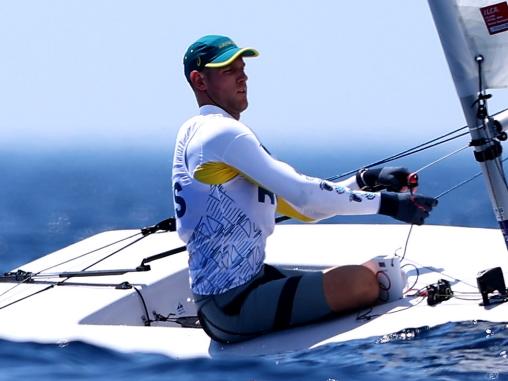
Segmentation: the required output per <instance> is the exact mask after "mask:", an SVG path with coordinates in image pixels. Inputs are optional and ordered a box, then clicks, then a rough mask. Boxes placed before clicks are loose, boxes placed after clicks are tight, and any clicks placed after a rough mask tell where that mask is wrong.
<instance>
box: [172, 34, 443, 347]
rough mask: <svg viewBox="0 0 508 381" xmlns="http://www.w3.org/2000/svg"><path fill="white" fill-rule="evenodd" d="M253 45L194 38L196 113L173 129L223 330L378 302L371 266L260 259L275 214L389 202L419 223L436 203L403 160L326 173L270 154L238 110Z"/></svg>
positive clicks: (236, 336) (190, 71) (290, 322)
mask: <svg viewBox="0 0 508 381" xmlns="http://www.w3.org/2000/svg"><path fill="white" fill-rule="evenodd" d="M256 56H258V51H257V50H255V49H253V48H239V47H238V46H237V45H236V44H235V43H234V42H233V41H232V40H231V39H230V38H228V37H225V36H219V35H208V36H204V37H202V38H200V39H199V40H197V41H196V42H194V43H193V44H192V45H190V47H189V48H188V50H187V52H186V53H185V56H184V60H183V63H184V72H185V77H186V79H187V81H188V82H189V84H190V86H191V88H192V90H193V91H194V94H195V96H196V100H197V103H198V105H199V115H197V116H194V117H192V118H191V119H189V120H188V121H186V122H185V123H184V124H183V125H182V127H181V128H180V130H179V132H178V135H177V140H176V146H175V153H174V159H173V174H172V185H173V192H174V205H175V214H176V217H177V229H178V233H179V235H180V237H181V238H182V239H183V240H184V241H185V242H186V244H187V250H188V252H189V273H190V274H189V275H190V282H191V288H192V292H193V294H194V299H195V303H196V306H197V309H198V316H199V318H200V322H201V324H202V326H203V327H204V329H205V331H206V332H207V333H208V335H209V336H210V337H212V338H213V339H215V340H217V341H220V342H238V341H242V340H246V339H249V338H252V337H256V336H259V335H262V334H265V333H268V332H271V331H274V330H280V329H284V328H288V327H293V326H298V325H303V324H308V323H311V322H316V321H319V320H322V319H325V318H329V317H331V316H334V315H337V314H341V313H345V312H350V311H353V310H357V309H360V308H364V307H367V306H371V305H374V304H376V303H377V302H378V296H379V292H380V290H379V285H378V282H377V280H376V276H375V274H374V273H373V272H372V271H371V270H370V269H368V268H367V267H365V266H361V265H350V266H340V267H335V268H332V269H329V270H326V271H303V270H293V269H291V270H288V269H285V268H278V267H276V266H271V265H268V264H265V263H264V261H265V245H266V239H267V237H268V236H269V235H270V234H272V232H273V229H274V224H275V215H276V214H280V215H285V216H290V217H292V218H296V219H299V220H301V221H306V222H311V221H318V220H322V219H325V218H329V217H332V216H335V215H366V214H384V215H387V216H391V217H394V218H396V219H398V220H401V221H404V222H407V223H411V224H417V225H421V224H423V223H424V220H425V219H426V218H427V217H428V215H429V212H430V211H431V210H432V208H433V207H434V206H435V205H436V204H437V201H436V200H435V199H434V198H431V197H426V196H422V195H417V194H412V192H407V191H405V190H406V189H407V186H408V175H409V171H408V170H407V169H405V168H397V167H385V168H377V169H367V170H362V171H359V172H358V173H357V174H356V175H355V176H352V177H350V178H349V179H347V180H345V181H341V182H331V181H326V180H323V179H319V178H314V177H309V176H305V175H303V174H301V173H298V172H297V171H296V170H295V169H293V168H292V167H291V166H289V165H288V164H286V163H284V162H281V161H279V160H276V159H274V158H273V157H272V156H271V155H270V153H269V152H268V151H267V150H266V149H265V148H264V147H263V145H262V144H261V143H260V142H259V140H258V139H257V137H256V135H255V134H254V133H253V131H252V130H251V129H250V128H249V127H247V126H246V125H245V124H243V123H242V122H240V121H239V119H240V114H241V113H242V112H243V111H244V110H245V109H246V108H247V105H248V101H247V75H246V73H245V62H244V58H245V57H256ZM379 190H383V192H380V191H379ZM358 249H359V250H361V243H360V242H359V243H358ZM309 255H311V253H309ZM337 255H340V252H338V253H337Z"/></svg>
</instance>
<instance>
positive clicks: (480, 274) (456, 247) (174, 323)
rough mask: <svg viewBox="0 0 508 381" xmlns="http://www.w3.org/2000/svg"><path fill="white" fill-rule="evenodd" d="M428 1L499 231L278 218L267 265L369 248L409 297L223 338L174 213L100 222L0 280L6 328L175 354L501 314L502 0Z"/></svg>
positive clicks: (504, 192) (273, 348)
mask: <svg viewBox="0 0 508 381" xmlns="http://www.w3.org/2000/svg"><path fill="white" fill-rule="evenodd" d="M429 5H430V9H431V12H432V15H433V17H434V21H435V24H436V27H437V30H438V33H439V35H440V38H441V42H442V45H443V49H444V52H445V55H446V58H447V60H448V64H449V67H450V71H451V73H452V77H453V80H454V82H455V86H456V89H457V93H458V96H459V99H460V101H461V105H462V108H463V111H464V115H465V119H466V121H467V126H468V128H469V131H470V134H471V147H472V148H471V150H472V151H474V158H475V159H476V161H478V163H479V165H480V167H481V170H482V174H483V175H484V177H485V179H486V185H487V192H488V193H489V196H490V199H491V201H492V206H493V209H494V213H495V215H496V218H497V221H498V222H499V227H500V229H501V233H502V234H501V233H500V232H499V231H498V230H497V229H480V228H463V227H449V226H421V227H410V226H408V225H402V224H395V225H281V226H278V227H277V229H276V233H275V234H274V235H273V236H272V237H270V239H269V241H268V246H267V262H268V263H272V264H278V265H282V266H287V267H290V268H305V269H309V270H313V269H314V270H319V269H323V268H326V267H330V266H337V265H345V264H362V263H365V262H368V261H370V260H372V258H373V257H376V258H377V259H376V260H375V261H376V263H377V264H378V265H379V266H380V272H379V276H380V277H381V278H383V276H385V278H384V279H380V283H383V285H384V287H386V288H387V289H389V288H390V287H391V284H390V281H391V278H390V276H388V275H387V274H389V273H390V271H391V270H392V269H391V268H392V267H393V268H394V269H395V271H396V272H398V271H400V269H401V270H402V271H403V272H404V273H405V274H406V277H407V280H406V288H405V292H404V295H403V296H402V297H400V298H399V297H396V298H391V299H390V300H391V301H389V302H386V303H382V304H379V305H377V306H375V307H373V308H371V309H368V310H364V311H357V312H355V313H352V314H349V315H346V316H342V317H338V318H335V319H332V320H329V321H325V322H321V323H319V324H313V325H309V326H304V327H298V328H293V329H288V330H284V331H281V332H276V333H273V334H269V335H265V336H263V337H259V338H256V339H253V340H249V341H246V342H243V343H238V344H228V345H224V344H220V343H217V342H214V341H212V340H210V338H209V337H208V336H207V335H206V333H205V332H204V331H203V330H202V329H201V328H200V327H199V323H198V321H197V317H196V310H195V307H194V304H193V300H192V295H191V293H190V289H189V282H188V272H187V255H186V253H185V252H184V251H185V248H184V247H183V246H182V245H183V243H182V242H181V241H180V240H179V238H178V236H177V234H176V233H175V232H174V222H173V220H171V219H170V220H167V221H164V222H162V223H160V224H158V225H155V226H153V227H150V228H145V229H142V230H120V231H108V232H104V233H101V234H97V235H94V236H92V237H90V238H87V239H85V240H83V241H80V242H77V243H75V244H73V245H71V246H69V247H66V248H63V249H61V250H58V251H56V252H54V253H52V254H49V255H46V256H44V257H42V258H39V259H37V260H35V261H33V262H30V263H27V264H25V265H23V266H21V267H20V268H17V269H14V270H12V271H10V272H8V273H5V274H4V275H3V276H1V277H0V337H1V338H3V339H9V340H16V341H36V342H44V343H62V342H68V341H73V340H82V341H85V342H88V343H92V344H96V345H100V346H105V347H109V348H113V349H116V350H121V351H136V352H155V353H162V354H167V355H169V356H172V357H176V358H185V357H200V356H211V357H216V356H223V355H227V356H231V355H259V354H273V353H280V352H286V351H295V350H302V349H309V348H314V347H317V346H320V345H325V344H327V343H333V342H340V341H345V340H352V339H359V338H366V337H372V336H380V337H381V340H383V338H384V337H388V338H389V337H390V335H391V334H393V333H394V332H401V331H402V332H404V334H405V335H409V336H410V335H411V334H412V333H414V332H415V331H414V330H411V329H410V328H417V329H424V327H431V326H435V325H438V324H443V323H446V322H450V321H464V320H470V321H475V320H488V321H492V322H504V321H506V320H508V319H507V316H508V303H505V302H506V301H507V300H508V294H507V290H506V285H505V281H504V276H503V274H508V256H507V255H506V249H507V246H508V215H507V213H508V184H507V182H506V179H505V176H504V172H503V169H502V161H501V152H502V149H501V144H502V141H503V140H505V139H506V133H505V132H504V130H505V129H506V128H507V127H508V112H507V111H503V112H500V113H498V114H495V115H493V116H490V115H489V113H488V110H487V102H488V99H489V95H488V94H487V92H486V91H487V89H492V88H505V87H507V86H508V70H505V68H504V67H505V65H506V63H508V59H507V57H508V3H507V2H506V1H504V2H498V1H490V0H446V1H443V0H429ZM339 237H340V249H336V248H335V247H336V245H335V242H336V241H337V240H338V239H339ZM365 237H369V239H365ZM358 242H361V250H360V249H359V245H358ZM168 248H175V249H173V250H169V251H168ZM383 266H384V268H383ZM399 266H400V267H399ZM385 270H386V271H385ZM387 279H388V281H387Z"/></svg>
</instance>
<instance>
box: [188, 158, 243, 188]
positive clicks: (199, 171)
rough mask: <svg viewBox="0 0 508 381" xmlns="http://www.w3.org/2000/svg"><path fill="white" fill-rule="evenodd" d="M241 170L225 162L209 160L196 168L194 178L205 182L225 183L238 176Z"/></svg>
mask: <svg viewBox="0 0 508 381" xmlns="http://www.w3.org/2000/svg"><path fill="white" fill-rule="evenodd" d="M239 173H240V172H239V171H238V169H236V168H233V167H231V166H229V165H227V164H224V163H218V162H208V163H204V164H202V165H199V166H198V167H196V169H195V170H194V178H195V179H196V180H198V181H201V182H202V183H205V184H210V185H218V184H224V183H227V182H228V181H230V180H232V179H234V178H235V177H236V176H238V174H239Z"/></svg>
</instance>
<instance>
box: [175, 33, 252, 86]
mask: <svg viewBox="0 0 508 381" xmlns="http://www.w3.org/2000/svg"><path fill="white" fill-rule="evenodd" d="M258 55H259V52H258V51H257V50H256V49H253V48H239V47H238V46H237V45H236V44H235V43H234V42H233V40H231V39H230V38H229V37H226V36H219V35H208V36H204V37H201V38H200V39H199V40H197V41H196V42H194V43H193V44H192V45H191V46H189V48H188V49H187V52H186V53H185V56H184V57H183V66H184V72H185V77H186V78H187V80H188V81H190V73H191V72H192V71H193V70H197V71H201V70H203V69H204V68H205V67H210V68H219V67H224V66H228V65H229V64H231V62H233V61H234V60H235V59H237V58H238V57H240V56H242V57H257V56H258Z"/></svg>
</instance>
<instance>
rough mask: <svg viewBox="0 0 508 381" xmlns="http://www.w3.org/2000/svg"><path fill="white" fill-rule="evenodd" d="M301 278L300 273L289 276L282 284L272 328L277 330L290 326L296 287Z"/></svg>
mask: <svg viewBox="0 0 508 381" xmlns="http://www.w3.org/2000/svg"><path fill="white" fill-rule="evenodd" d="M301 279H302V276H301V275H299V276H293V277H290V278H288V280H287V282H286V283H285V284H284V287H282V291H281V293H280V296H279V303H278V305H277V312H276V314H275V321H274V323H273V328H274V329H277V330H279V329H283V328H288V327H289V326H290V323H291V315H292V312H293V304H294V301H295V294H296V289H297V288H298V283H300V280H301Z"/></svg>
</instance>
